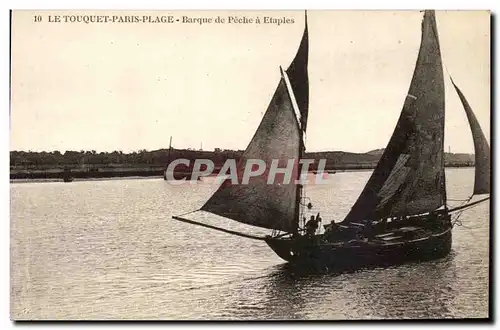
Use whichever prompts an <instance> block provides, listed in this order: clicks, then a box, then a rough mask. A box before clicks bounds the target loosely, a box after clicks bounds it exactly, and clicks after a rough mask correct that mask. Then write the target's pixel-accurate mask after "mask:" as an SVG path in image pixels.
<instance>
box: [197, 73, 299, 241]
mask: <svg viewBox="0 0 500 330" xmlns="http://www.w3.org/2000/svg"><path fill="white" fill-rule="evenodd" d="M299 148H300V134H299V123H298V122H297V119H296V115H295V112H294V109H293V105H292V99H291V95H290V93H289V91H288V89H287V85H286V81H285V77H282V78H281V80H280V82H279V85H278V88H277V89H276V92H275V94H274V96H273V98H272V100H271V103H270V104H269V107H268V108H267V111H266V113H265V115H264V117H263V118H262V122H261V123H260V125H259V127H258V128H257V131H256V132H255V135H254V137H253V138H252V140H251V141H250V144H249V145H248V147H247V148H246V150H245V152H244V153H243V155H242V157H241V159H240V163H239V164H238V166H237V167H238V182H239V183H241V181H242V173H243V171H244V168H245V166H246V164H247V161H248V160H251V159H259V160H263V161H264V162H265V164H266V168H270V166H271V162H272V161H273V160H274V159H277V160H279V164H280V167H284V166H286V165H287V162H288V160H289V159H294V160H296V161H297V162H298V159H299ZM294 168H296V166H294ZM295 171H297V169H295ZM294 177H295V176H294ZM267 179H268V177H267V175H259V176H256V177H252V178H250V180H249V182H248V184H234V185H233V184H231V180H230V179H229V178H228V179H226V180H225V182H224V183H223V184H222V185H221V186H220V188H219V190H217V191H216V192H215V193H214V195H212V197H211V198H210V199H209V200H208V201H207V202H206V203H205V205H203V206H202V208H201V209H202V210H204V211H208V212H211V213H214V214H217V215H220V216H223V217H226V218H229V219H232V220H236V221H239V222H243V223H246V224H250V225H254V226H258V227H263V228H269V229H278V230H282V231H287V232H292V231H294V229H295V228H296V223H297V219H296V215H295V204H296V203H297V200H296V193H297V185H296V184H267Z"/></svg>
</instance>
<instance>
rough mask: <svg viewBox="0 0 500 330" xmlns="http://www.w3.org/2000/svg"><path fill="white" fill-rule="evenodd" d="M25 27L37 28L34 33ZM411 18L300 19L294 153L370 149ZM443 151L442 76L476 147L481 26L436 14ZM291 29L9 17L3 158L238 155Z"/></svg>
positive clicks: (391, 115)
mask: <svg viewBox="0 0 500 330" xmlns="http://www.w3.org/2000/svg"><path fill="white" fill-rule="evenodd" d="M35 15H39V16H40V17H41V19H42V21H41V22H34V16H35ZM49 15H51V16H52V17H54V15H61V16H63V15H80V16H82V15H110V16H112V15H120V16H126V15H140V16H144V15H146V16H152V17H153V18H154V17H155V16H157V15H158V16H162V15H164V16H168V15H173V16H175V17H176V18H177V17H178V18H179V19H181V20H182V16H188V17H190V18H195V17H205V18H210V17H212V18H215V17H217V16H221V17H223V18H226V20H227V18H228V16H232V17H235V16H237V17H239V18H242V17H247V18H255V17H257V16H258V17H260V18H263V17H265V16H267V17H273V18H277V19H278V18H289V19H293V22H294V23H289V24H280V25H277V24H264V23H262V24H255V23H248V24H228V23H224V24H214V23H212V24H202V25H200V24H189V23H185V24H181V23H174V24H167V23H157V24H154V23H107V24H104V23H90V24H85V23H65V22H60V23H55V22H52V23H51V22H48V19H49ZM422 15H423V13H420V12H418V11H402V12H390V11H385V12H384V11H309V12H308V27H309V80H310V105H309V121H308V131H307V142H306V147H307V150H308V151H323V150H343V151H350V152H366V151H369V150H372V149H377V148H383V147H385V146H386V145H387V142H388V140H389V138H390V136H391V134H392V132H393V130H394V127H395V125H396V122H397V120H398V118H399V114H400V112H401V109H402V106H403V102H404V100H405V97H406V93H407V91H408V88H409V84H410V80H411V77H412V74H413V70H414V68H415V61H416V58H417V53H418V48H419V45H420V33H421V31H420V22H421V19H422ZM436 19H437V25H438V33H439V38H440V43H441V53H442V58H443V63H444V65H445V87H446V90H445V92H446V131H445V148H446V151H448V148H450V150H451V151H452V152H456V153H458V152H466V153H472V152H473V150H474V149H473V143H472V136H471V133H470V129H469V126H468V123H467V118H466V115H465V112H464V110H463V108H462V105H461V103H460V100H459V98H458V96H457V95H456V93H455V91H454V90H453V87H452V85H451V82H450V81H449V79H448V78H447V76H446V73H447V72H449V73H451V75H452V76H453V79H454V80H455V82H456V83H457V85H458V86H459V87H460V88H461V90H462V91H463V93H464V94H465V96H466V97H467V99H468V101H469V103H470V105H471V106H472V108H473V110H474V112H475V114H476V116H477V118H478V120H479V122H480V124H481V127H482V128H483V131H484V133H485V135H486V136H487V139H488V141H489V140H490V139H489V136H490V15H489V12H486V11H446V12H443V11H438V12H437V13H436ZM303 29H304V13H303V12H302V11H267V12H266V11H264V12H255V11H239V12H236V11H233V12H227V11H217V12H216V11H199V12H194V11H184V12H182V11H178V12H172V11H171V12H166V11H165V12H145V11H134V12H125V11H119V12H116V11H115V12H104V11H97V12H96V11H85V12H84V11H79V12H78V11H65V12H50V11H39V12H30V11H15V12H14V13H13V23H12V48H11V65H12V82H11V88H12V103H11V118H10V129H11V132H10V149H11V150H33V151H42V150H45V151H52V150H59V151H61V152H63V151H65V150H82V149H83V150H97V151H113V150H122V151H124V152H130V151H134V150H139V149H147V150H155V149H160V148H167V147H168V143H169V138H170V136H172V137H173V147H175V148H196V149H198V148H200V146H201V145H202V146H203V149H204V150H213V149H214V148H222V149H245V147H246V146H247V144H248V143H249V141H250V139H251V138H252V136H253V134H254V132H255V130H256V128H257V126H258V125H259V123H260V120H261V119H262V116H263V114H264V112H265V110H266V108H267V106H268V103H269V101H270V99H271V97H272V95H273V93H274V91H275V89H276V87H277V84H278V82H279V79H280V70H279V66H280V65H281V66H282V67H283V68H286V67H288V65H289V64H290V62H291V61H292V59H293V57H294V56H295V53H296V51H297V48H298V45H299V43H300V40H301V37H302V32H303Z"/></svg>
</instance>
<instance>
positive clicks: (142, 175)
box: [10, 165, 474, 183]
mask: <svg viewBox="0 0 500 330" xmlns="http://www.w3.org/2000/svg"><path fill="white" fill-rule="evenodd" d="M374 168H375V166H370V167H363V166H343V167H342V168H340V167H337V168H336V169H327V170H326V172H328V173H329V174H332V175H333V174H336V173H339V174H340V173H344V172H364V171H372V170H373V169H374ZM446 168H474V166H470V165H458V166H456V165H452V166H446ZM315 172H316V171H310V172H309V173H310V174H313V173H315ZM63 174H64V170H62V169H53V170H52V171H50V172H49V171H36V172H35V171H22V172H21V173H19V172H18V173H12V171H11V174H10V182H11V183H25V182H62V181H63ZM189 174H190V173H188V172H176V174H175V175H176V177H177V176H179V178H180V177H182V176H186V175H189ZM216 174H217V173H214V174H213V175H211V176H215V175H216ZM71 177H72V179H73V182H78V181H105V180H131V179H134V180H135V179H161V178H163V169H153V170H149V171H148V170H136V169H126V170H123V169H122V170H120V171H118V170H115V171H102V172H86V171H80V172H71Z"/></svg>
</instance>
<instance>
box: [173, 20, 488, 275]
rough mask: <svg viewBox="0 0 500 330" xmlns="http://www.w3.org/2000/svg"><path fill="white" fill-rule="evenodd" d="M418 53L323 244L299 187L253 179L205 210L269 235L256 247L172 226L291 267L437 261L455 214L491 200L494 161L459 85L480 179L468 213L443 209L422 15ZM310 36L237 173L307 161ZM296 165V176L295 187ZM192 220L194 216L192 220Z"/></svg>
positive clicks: (430, 38) (429, 31)
mask: <svg viewBox="0 0 500 330" xmlns="http://www.w3.org/2000/svg"><path fill="white" fill-rule="evenodd" d="M421 29H422V31H421V32H422V34H421V44H420V50H419V54H418V59H417V63H416V67H415V70H414V74H413V78H412V80H411V83H410V88H409V92H408V95H407V97H406V100H405V103H404V105H403V109H402V112H401V116H400V118H399V120H398V123H397V126H396V128H395V130H394V133H393V135H392V137H391V139H390V141H389V143H388V145H387V147H386V148H385V151H384V153H383V154H382V156H381V158H380V160H379V162H378V164H377V166H376V168H375V170H374V171H373V173H372V175H371V178H370V179H369V180H368V182H367V184H366V186H365V188H364V189H363V191H362V192H361V194H360V196H359V198H358V199H357V201H356V203H355V204H354V205H353V207H352V208H351V210H350V212H349V213H348V214H347V216H346V217H345V219H344V220H342V221H341V222H339V223H332V224H330V225H326V226H324V227H325V232H324V233H323V234H316V231H315V230H313V231H312V232H311V231H310V230H308V229H307V224H306V226H305V227H306V228H304V223H303V222H301V219H302V218H303V214H304V210H303V208H304V205H305V203H304V201H305V196H304V193H303V187H302V185H300V184H275V185H267V184H266V178H265V177H255V178H252V179H253V180H252V181H250V182H249V184H248V185H232V184H231V183H230V182H229V181H228V180H229V179H228V180H226V181H225V182H223V184H222V185H221V186H220V187H219V189H218V190H217V191H216V192H215V193H214V194H213V195H212V196H211V197H210V199H209V200H208V201H207V202H206V203H205V204H204V205H203V206H202V207H201V209H199V210H196V211H193V212H190V213H195V212H203V211H204V212H210V213H212V214H215V215H219V216H222V217H225V218H228V219H231V220H235V221H238V222H242V223H245V224H249V225H253V226H258V227H262V228H268V229H271V230H272V233H271V235H268V236H265V237H259V236H255V235H250V234H246V233H242V232H237V231H233V230H228V229H224V228H220V227H216V226H212V225H208V224H205V223H200V222H197V221H194V220H191V219H188V218H187V217H186V215H183V216H174V217H173V218H174V219H176V220H180V221H184V222H188V223H191V224H196V225H201V226H204V227H208V228H211V229H215V230H219V231H223V232H227V233H230V234H234V235H238V236H242V237H247V238H253V239H260V240H264V241H265V242H266V243H267V244H268V245H269V246H270V247H271V248H272V249H273V250H274V252H275V253H276V254H277V255H278V256H280V257H281V258H282V259H284V260H286V261H288V262H290V263H293V264H316V265H317V264H318V263H319V264H323V265H327V267H334V268H353V267H354V268H357V267H359V266H364V265H370V264H395V263H400V262H405V261H408V260H425V259H434V258H440V257H443V256H445V255H447V254H448V253H449V251H450V250H451V243H452V227H453V223H452V220H451V215H452V213H453V212H457V211H460V210H464V209H466V208H468V207H471V206H473V205H475V204H478V203H480V202H483V201H485V200H487V199H488V198H489V197H487V198H483V199H481V200H478V201H475V202H471V203H469V202H470V200H471V198H472V196H474V195H478V194H488V193H489V192H490V167H489V166H490V160H489V159H490V151H489V146H488V143H487V141H486V138H485V136H484V134H483V132H482V130H481V127H480V126H479V123H478V121H477V119H476V117H475V115H474V113H473V111H472V109H471V107H470V105H469V104H468V102H467V100H466V99H465V96H464V95H463V93H462V92H461V91H460V89H459V88H458V87H457V86H456V85H455V84H454V86H455V89H456V91H457V93H458V94H459V97H460V99H461V101H462V104H463V106H464V108H465V112H466V114H467V117H468V121H469V124H470V127H471V131H472V136H473V139H474V148H475V158H476V163H475V166H476V175H475V184H474V191H473V195H472V196H471V198H470V199H469V200H468V201H467V203H468V204H465V205H463V206H460V207H457V208H453V209H450V208H448V206H447V197H446V186H445V182H446V181H445V171H444V124H445V113H444V110H445V98H444V77H443V65H442V62H441V54H440V47H439V39H438V34H437V27H436V20H435V14H434V11H425V14H424V17H423V20H422V27H421ZM307 64H308V29H307V16H306V20H305V29H304V34H303V37H302V41H301V43H300V47H299V49H298V52H297V54H296V56H295V58H294V60H293V61H292V64H291V65H290V67H289V68H288V69H287V70H282V69H281V79H280V81H279V84H278V87H277V89H276V91H275V93H274V96H273V97H272V99H271V102H270V104H269V106H268V108H267V111H266V113H265V114H264V117H263V119H262V122H261V123H260V125H259V127H258V128H257V131H256V133H255V135H254V137H253V138H252V140H251V141H250V144H249V145H248V147H247V149H246V150H245V152H244V154H243V156H242V160H241V161H240V164H239V165H238V168H239V169H241V168H242V166H245V161H246V160H247V159H252V158H257V159H262V160H264V161H265V162H266V164H267V165H269V164H270V163H271V160H272V159H279V160H286V159H296V160H298V159H301V158H302V156H303V155H304V151H305V145H304V142H303V138H304V134H305V132H306V126H307V117H308V103H309V86H308V72H307ZM299 173H301V168H300V165H298V166H295V167H294V172H293V175H294V177H295V178H297V179H298V178H299ZM188 214H189V213H188Z"/></svg>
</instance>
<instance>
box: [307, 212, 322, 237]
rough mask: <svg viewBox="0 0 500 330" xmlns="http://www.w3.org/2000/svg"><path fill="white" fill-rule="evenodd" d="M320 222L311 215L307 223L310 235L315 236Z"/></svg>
mask: <svg viewBox="0 0 500 330" xmlns="http://www.w3.org/2000/svg"><path fill="white" fill-rule="evenodd" d="M318 227H319V222H318V220H317V219H315V218H314V215H311V219H309V221H307V223H306V233H307V234H308V235H310V236H313V235H314V234H315V233H316V230H318Z"/></svg>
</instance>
